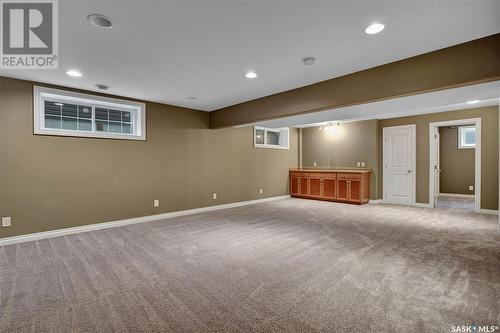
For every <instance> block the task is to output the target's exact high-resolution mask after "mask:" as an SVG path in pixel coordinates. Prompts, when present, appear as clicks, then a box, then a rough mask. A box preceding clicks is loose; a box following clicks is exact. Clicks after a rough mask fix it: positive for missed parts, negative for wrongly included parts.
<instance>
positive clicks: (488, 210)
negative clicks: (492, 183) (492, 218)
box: [479, 208, 498, 215]
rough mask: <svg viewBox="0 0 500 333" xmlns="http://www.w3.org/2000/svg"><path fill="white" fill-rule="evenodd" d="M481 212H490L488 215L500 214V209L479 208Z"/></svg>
mask: <svg viewBox="0 0 500 333" xmlns="http://www.w3.org/2000/svg"><path fill="white" fill-rule="evenodd" d="M479 213H480V214H488V215H498V210H495V209H483V208H481V209H480V210H479Z"/></svg>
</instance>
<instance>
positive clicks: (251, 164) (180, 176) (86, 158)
mask: <svg viewBox="0 0 500 333" xmlns="http://www.w3.org/2000/svg"><path fill="white" fill-rule="evenodd" d="M63 89H64V88H63ZM32 91H33V83H31V82H27V81H21V80H14V79H8V78H4V77H0V100H1V101H2V102H1V103H0V154H1V155H0V182H1V183H0V216H11V217H12V224H13V226H12V227H10V228H0V237H7V236H14V235H21V234H27V233H33V232H40V231H46V230H52V229H60V228H66V227H75V226H81V225H85V224H91V223H97V222H105V221H111V220H118V219H125V218H131V217H137V216H145V215H151V214H159V213H165V212H172V211H178V210H184V209H191V208H197V207H204V206H210V205H217V204H223V203H229V202H238V201H245V200H252V199H259V198H264V197H273V196H279V195H285V194H287V193H288V169H289V168H292V167H297V166H298V134H297V133H298V131H297V130H295V129H292V130H291V133H290V134H291V137H290V150H273V149H256V148H254V147H253V128H252V127H245V128H237V129H234V128H227V129H221V130H210V129H209V114H208V113H206V112H201V111H194V110H189V109H183V108H178V107H173V106H169V105H162V104H157V103H147V106H146V107H147V141H128V140H110V139H91V138H71V137H55V136H42V135H33V119H32ZM261 187H262V188H263V190H264V195H260V194H259V188H261ZM213 192H217V193H218V199H217V200H213V199H212V193H213ZM154 199H159V200H160V207H159V208H154V207H153V200H154Z"/></svg>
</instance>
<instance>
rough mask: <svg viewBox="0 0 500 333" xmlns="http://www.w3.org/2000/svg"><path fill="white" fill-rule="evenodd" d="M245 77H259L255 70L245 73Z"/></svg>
mask: <svg viewBox="0 0 500 333" xmlns="http://www.w3.org/2000/svg"><path fill="white" fill-rule="evenodd" d="M245 77H246V78H247V79H255V78H256V77H257V73H255V72H247V73H246V74H245Z"/></svg>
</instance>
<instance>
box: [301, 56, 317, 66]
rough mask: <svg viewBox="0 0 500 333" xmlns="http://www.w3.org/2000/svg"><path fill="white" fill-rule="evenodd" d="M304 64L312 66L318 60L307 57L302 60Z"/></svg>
mask: <svg viewBox="0 0 500 333" xmlns="http://www.w3.org/2000/svg"><path fill="white" fill-rule="evenodd" d="M302 62H303V63H304V65H308V66H311V65H314V63H315V62H316V58H314V57H305V58H304V59H302Z"/></svg>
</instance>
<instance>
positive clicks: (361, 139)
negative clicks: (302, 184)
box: [302, 120, 379, 199]
mask: <svg viewBox="0 0 500 333" xmlns="http://www.w3.org/2000/svg"><path fill="white" fill-rule="evenodd" d="M378 136H379V130H378V120H367V121H360V122H352V123H344V124H341V125H340V126H339V127H338V129H336V130H335V131H328V130H325V129H324V130H321V131H320V130H319V129H318V127H310V128H304V129H302V165H303V167H313V166H314V162H316V163H317V166H318V167H329V164H328V158H330V156H331V157H332V158H333V161H334V166H335V167H356V162H365V163H366V167H367V168H372V169H373V173H372V175H371V186H370V191H371V198H372V199H376V198H377V193H378V191H377V185H378V184H377V177H378V168H379V161H378V159H379V151H378Z"/></svg>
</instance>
